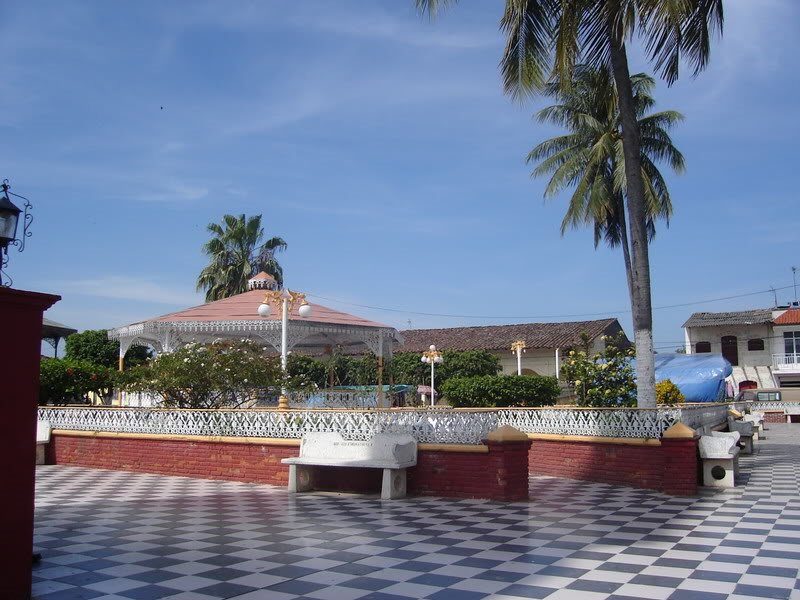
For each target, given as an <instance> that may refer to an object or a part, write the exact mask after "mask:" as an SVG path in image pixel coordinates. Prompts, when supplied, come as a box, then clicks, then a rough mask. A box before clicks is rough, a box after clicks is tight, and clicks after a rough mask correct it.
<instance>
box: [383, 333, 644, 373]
mask: <svg viewBox="0 0 800 600" xmlns="http://www.w3.org/2000/svg"><path fill="white" fill-rule="evenodd" d="M401 333H402V336H403V340H404V342H403V344H402V346H401V347H400V348H399V349H398V350H399V351H401V352H423V351H425V350H427V349H428V347H429V346H430V345H431V344H435V345H436V347H437V348H438V349H439V350H487V351H489V352H491V353H492V354H495V355H497V357H498V358H499V359H500V365H501V366H502V368H503V374H505V375H516V374H517V357H516V354H515V353H514V352H513V351H512V350H511V346H512V344H514V342H517V341H521V342H524V346H525V351H524V352H523V354H522V361H521V362H522V373H523V375H551V376H555V377H558V374H559V370H560V366H561V364H560V363H561V359H562V357H563V356H564V354H565V352H566V351H568V350H570V349H573V348H581V347H582V346H583V341H582V336H583V335H584V334H585V336H586V337H587V338H588V340H589V345H590V347H589V350H590V353H595V352H600V351H601V350H603V349H604V348H605V342H604V341H603V339H602V337H603V336H604V335H607V336H616V335H618V334H622V336H623V338H624V340H625V342H628V338H627V337H625V332H624V331H623V330H622V327H621V326H620V324H619V322H618V321H617V320H616V319H599V320H595V321H571V322H562V323H521V324H518V325H483V326H478V327H447V328H443V329H408V330H406V331H402V332H401ZM628 343H629V342H628Z"/></svg>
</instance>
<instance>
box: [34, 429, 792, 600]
mask: <svg viewBox="0 0 800 600" xmlns="http://www.w3.org/2000/svg"><path fill="white" fill-rule="evenodd" d="M768 435H769V439H768V440H766V441H762V443H761V444H760V449H759V452H758V454H757V455H756V456H754V457H747V458H743V459H742V476H741V481H740V483H741V484H742V485H741V487H739V488H737V489H736V490H733V491H729V492H717V493H704V494H703V495H702V496H700V497H698V498H688V499H687V498H673V497H668V496H664V495H661V494H657V493H651V492H645V491H640V490H635V489H629V488H622V487H613V486H608V485H601V484H592V483H584V482H576V481H570V480H564V479H554V478H534V479H532V480H531V491H532V499H531V501H530V502H526V503H513V504H502V503H496V502H486V501H468V500H460V501H455V500H447V499H440V498H410V499H406V500H399V501H391V502H381V501H380V500H377V499H374V498H366V497H359V496H351V495H334V494H305V495H299V496H297V497H290V496H289V495H288V494H287V493H286V491H285V490H284V489H281V488H275V487H269V486H258V485H251V484H243V483H227V482H218V481H205V480H195V479H184V478H179V477H164V476H158V475H145V474H135V473H125V472H115V471H103V470H94V469H84V468H78V467H63V466H49V467H40V469H39V471H38V473H37V475H38V482H37V512H36V539H35V544H36V546H37V549H38V550H40V551H41V552H42V553H43V555H44V560H43V561H42V562H41V564H39V565H38V566H36V567H35V568H34V573H33V574H34V584H33V590H34V597H35V598H38V599H39V600H56V599H78V598H102V599H104V600H124V599H141V600H147V599H151V598H171V599H173V600H189V599H196V600H213V599H218V598H236V599H237V600H255V599H266V600H289V599H295V598H316V599H320V600H326V599H330V600H356V599H360V600H400V599H402V598H415V599H416V598H428V599H431V600H451V599H452V600H472V599H478V598H492V599H496V600H511V599H519V598H548V599H550V600H562V599H566V598H575V599H580V600H595V599H596V600H600V599H617V600H623V599H625V598H647V599H651V600H660V599H667V598H669V599H674V600H689V599H703V600H717V599H719V600H721V599H723V598H730V599H734V598H797V599H800V580H798V568H800V535H798V533H799V532H800V427H799V426H797V425H772V426H771V427H770V430H769V432H768Z"/></svg>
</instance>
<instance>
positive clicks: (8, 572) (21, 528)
mask: <svg viewBox="0 0 800 600" xmlns="http://www.w3.org/2000/svg"><path fill="white" fill-rule="evenodd" d="M58 300H59V297H58V296H50V295H46V294H37V293H35V292H23V291H20V290H12V289H9V288H5V287H2V286H0V315H2V327H3V334H2V338H0V339H2V343H0V381H2V390H3V391H2V394H0V410H2V412H3V416H2V418H0V473H2V477H3V484H2V488H0V489H2V504H3V509H2V510H0V598H10V599H11V598H13V599H14V600H22V599H25V598H30V593H31V555H32V553H33V507H34V505H33V490H34V480H35V477H36V408H37V402H38V399H39V360H40V358H41V339H42V313H43V312H44V311H45V310H46V309H47V308H49V307H50V306H52V305H53V304H54V303H55V302H56V301H58Z"/></svg>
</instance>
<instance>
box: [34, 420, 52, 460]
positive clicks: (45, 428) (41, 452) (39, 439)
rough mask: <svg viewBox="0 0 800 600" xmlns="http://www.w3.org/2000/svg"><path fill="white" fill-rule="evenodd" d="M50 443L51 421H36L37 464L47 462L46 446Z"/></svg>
mask: <svg viewBox="0 0 800 600" xmlns="http://www.w3.org/2000/svg"><path fill="white" fill-rule="evenodd" d="M48 443H50V421H37V423H36V464H37V465H43V464H44V463H45V447H46V446H47V444H48Z"/></svg>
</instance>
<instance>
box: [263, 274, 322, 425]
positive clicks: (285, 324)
mask: <svg viewBox="0 0 800 600" xmlns="http://www.w3.org/2000/svg"><path fill="white" fill-rule="evenodd" d="M298 304H299V305H300V306H299V308H298V309H297V313H298V314H299V315H300V316H301V317H309V316H311V312H312V308H311V305H310V304H309V303H308V302H306V295H305V294H303V293H302V292H293V291H291V290H287V289H282V290H267V292H266V295H265V296H264V301H263V302H262V303H261V305H260V306H259V307H258V316H260V317H264V318H266V317H268V316H270V315H271V314H272V307H273V306H274V307H275V308H278V307H280V310H281V369H282V370H283V374H284V375H286V365H287V359H288V357H289V313H290V312H291V311H292V310H294V307H295V306H297V305H298ZM278 408H279V409H281V410H285V409H287V408H289V399H288V398H287V397H286V388H285V387H282V388H281V395H280V398H278Z"/></svg>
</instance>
